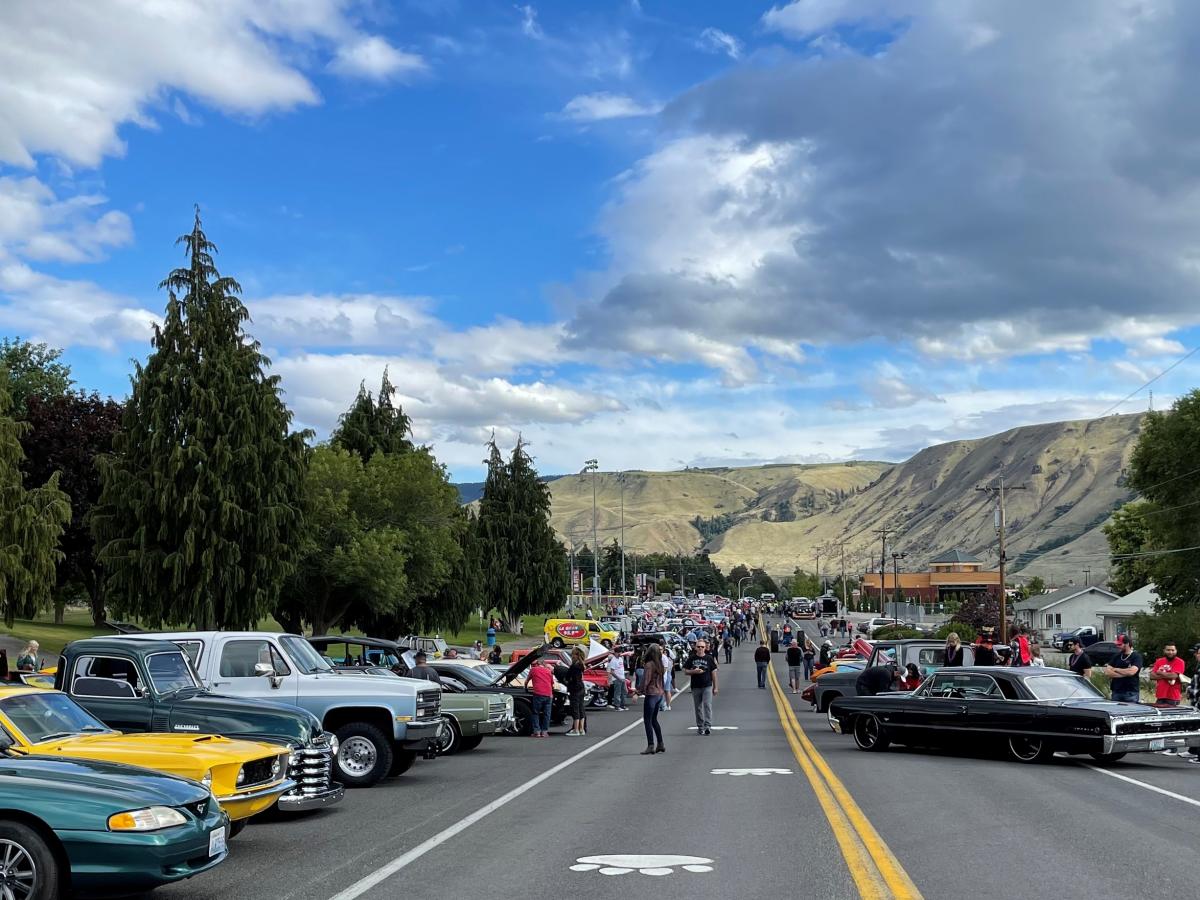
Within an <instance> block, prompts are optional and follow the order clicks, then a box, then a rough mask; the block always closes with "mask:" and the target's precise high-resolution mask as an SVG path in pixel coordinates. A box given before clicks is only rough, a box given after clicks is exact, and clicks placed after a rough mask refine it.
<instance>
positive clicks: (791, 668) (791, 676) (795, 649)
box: [785, 644, 804, 694]
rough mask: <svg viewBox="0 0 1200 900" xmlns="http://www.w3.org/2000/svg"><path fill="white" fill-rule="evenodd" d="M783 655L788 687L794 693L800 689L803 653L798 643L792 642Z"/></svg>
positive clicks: (802, 672)
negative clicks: (786, 665)
mask: <svg viewBox="0 0 1200 900" xmlns="http://www.w3.org/2000/svg"><path fill="white" fill-rule="evenodd" d="M785 655H786V656H787V664H788V687H790V688H791V689H792V693H793V694H796V693H799V691H800V679H801V677H802V676H803V674H804V654H803V651H802V650H801V649H800V645H799V644H792V645H791V646H790V647H788V648H787V652H786V654H785Z"/></svg>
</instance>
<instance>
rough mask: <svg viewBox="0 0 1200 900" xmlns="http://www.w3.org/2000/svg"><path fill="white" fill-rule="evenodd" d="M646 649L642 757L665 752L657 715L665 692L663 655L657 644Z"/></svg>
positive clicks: (661, 706) (660, 710) (660, 709)
mask: <svg viewBox="0 0 1200 900" xmlns="http://www.w3.org/2000/svg"><path fill="white" fill-rule="evenodd" d="M647 649H648V650H649V651H650V652H648V653H647V654H646V659H645V669H646V681H645V686H644V688H643V691H642V693H643V695H644V696H643V699H642V724H643V725H645V727H646V749H645V750H643V751H642V753H641V755H642V756H651V755H653V754H655V753H666V752H667V748H666V746H665V745H664V744H663V734H662V726H661V725H659V724H658V714H659V713H660V712H662V708H663V703H664V698H665V697H666V692H667V688H666V682H665V675H666V672H667V670H666V668H665V667H664V666H663V656H664V654H663V652H662V648H661V647H659V646H658V644H650V645H649V647H648V648H647Z"/></svg>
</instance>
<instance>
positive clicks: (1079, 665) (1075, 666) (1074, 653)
mask: <svg viewBox="0 0 1200 900" xmlns="http://www.w3.org/2000/svg"><path fill="white" fill-rule="evenodd" d="M1063 648H1064V649H1065V650H1066V651H1067V653H1068V654H1070V655H1069V656H1068V657H1067V668H1068V669H1070V670H1071V671H1072V672H1074V673H1075V674H1076V675H1082V676H1083V677H1084V678H1091V677H1092V658H1091V657H1090V656H1088V655H1087V652H1086V651H1085V650H1084V649H1083V643H1082V642H1081V641H1080V640H1079V638H1067V639H1066V640H1065V641H1063Z"/></svg>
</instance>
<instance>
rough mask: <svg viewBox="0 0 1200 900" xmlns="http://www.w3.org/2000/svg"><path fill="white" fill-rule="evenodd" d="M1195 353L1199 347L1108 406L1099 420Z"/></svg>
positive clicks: (1199, 351) (1198, 351) (1198, 350)
mask: <svg viewBox="0 0 1200 900" xmlns="http://www.w3.org/2000/svg"><path fill="white" fill-rule="evenodd" d="M1197 353H1200V347H1193V348H1192V349H1191V350H1189V351H1188V352H1187V353H1185V354H1184V355H1183V356H1181V357H1179V359H1177V360H1175V362H1173V363H1171V364H1170V365H1169V366H1167V367H1166V368H1165V369H1163V370H1162V371H1161V372H1159V373H1158V374H1157V375H1155V376H1154V377H1153V378H1151V379H1150V380H1149V381H1147V382H1146V383H1145V384H1143V385H1142V386H1141V387H1139V388H1138V389H1137V390H1136V391H1134V392H1133V393H1132V394H1130V395H1129V396H1128V397H1125V398H1124V399H1122V400H1118V401H1117V402H1116V403H1114V404H1113V405H1112V406H1110V407H1109V408H1108V409H1106V410H1105V411H1104V412H1102V413H1101V414H1100V418H1102V419H1103V418H1104V417H1105V416H1107V415H1108V414H1109V413H1111V412H1112V411H1113V410H1115V409H1117V408H1118V407H1120V406H1124V405H1125V404H1126V403H1128V402H1129V401H1130V400H1132V399H1133V398H1134V397H1136V396H1137V395H1138V394H1140V393H1141V392H1142V391H1144V390H1145V389H1146V388H1148V387H1150V385H1152V384H1154V382H1156V381H1158V379H1160V378H1162V377H1163V376H1164V375H1166V374H1167V373H1168V372H1170V371H1171V370H1172V369H1174V368H1175V367H1176V366H1178V365H1181V364H1182V363H1184V362H1185V361H1186V360H1188V359H1190V358H1191V357H1193V356H1195V355H1196V354H1197Z"/></svg>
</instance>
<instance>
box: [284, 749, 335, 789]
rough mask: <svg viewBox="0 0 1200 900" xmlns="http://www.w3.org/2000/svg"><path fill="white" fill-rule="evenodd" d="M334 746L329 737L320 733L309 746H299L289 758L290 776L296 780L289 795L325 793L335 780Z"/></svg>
mask: <svg viewBox="0 0 1200 900" xmlns="http://www.w3.org/2000/svg"><path fill="white" fill-rule="evenodd" d="M332 770H333V748H331V747H330V746H329V737H328V736H327V735H325V734H319V735H317V736H316V737H315V738H313V741H312V744H311V745H310V746H308V747H297V748H296V749H295V750H293V751H292V755H291V756H290V757H289V758H288V778H290V779H292V781H294V782H296V787H295V789H294V790H292V791H289V792H288V794H287V796H289V797H297V796H299V797H309V796H313V795H316V794H323V793H325V792H326V791H328V790H329V787H330V785H331V784H332V782H333V777H332Z"/></svg>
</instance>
